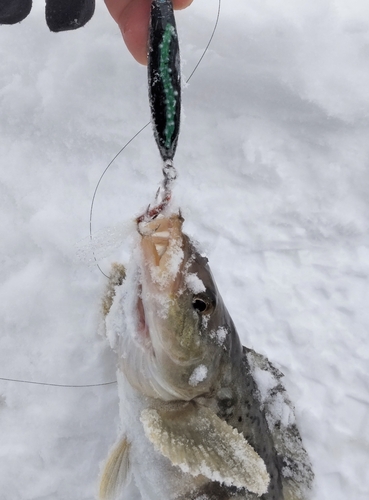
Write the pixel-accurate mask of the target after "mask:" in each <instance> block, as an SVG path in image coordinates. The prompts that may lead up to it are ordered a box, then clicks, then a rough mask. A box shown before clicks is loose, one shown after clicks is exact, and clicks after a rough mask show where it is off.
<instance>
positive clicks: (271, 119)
mask: <svg viewBox="0 0 369 500" xmlns="http://www.w3.org/2000/svg"><path fill="white" fill-rule="evenodd" d="M43 8H44V2H41V1H35V2H34V8H33V11H32V13H31V15H30V16H29V18H27V19H26V20H25V21H24V22H22V23H21V24H20V25H17V26H10V27H9V26H2V27H0V52H1V68H0V106H1V115H0V133H1V141H0V158H1V166H0V168H1V176H0V232H1V234H0V259H1V274H0V276H1V280H0V330H1V336H0V366H1V369H0V377H8V378H14V379H25V380H34V381H45V382H49V383H62V384H63V383H64V384H91V383H99V382H106V381H111V380H114V379H115V363H116V359H115V356H114V354H113V353H112V351H111V349H110V347H109V345H108V343H107V342H106V341H105V340H104V338H103V337H102V336H101V335H100V334H99V332H100V330H101V328H100V326H101V316H100V300H101V297H102V295H103V291H104V288H105V284H106V278H104V276H103V275H102V274H101V273H100V272H99V270H98V269H97V268H96V267H95V266H93V265H91V262H87V261H88V260H90V261H92V263H93V256H92V255H90V257H88V254H87V251H86V239H88V231H89V210H90V203H91V199H92V195H93V193H94V190H95V187H96V184H97V182H98V180H99V177H100V175H101V174H102V173H103V171H104V168H105V167H106V166H107V164H108V163H109V161H110V160H111V159H112V158H113V156H114V155H115V154H116V153H117V152H118V151H119V149H120V148H121V147H122V146H123V145H124V144H125V143H126V142H127V141H128V140H129V139H130V138H131V137H132V136H133V135H134V134H135V133H136V132H137V131H138V130H139V129H140V128H141V127H142V126H143V125H144V124H145V123H147V122H148V120H149V105H148V98H147V88H146V69H145V68H143V67H140V66H139V65H138V64H136V63H135V62H134V61H133V59H132V58H131V56H130V55H129V54H128V53H127V51H126V49H125V47H124V45H123V43H122V41H121V35H120V33H119V30H118V29H117V27H116V26H115V24H114V22H113V21H112V20H111V18H110V17H109V14H108V13H107V12H106V8H105V6H104V5H103V4H102V3H101V4H100V3H98V5H97V9H96V14H95V16H94V18H93V20H92V21H91V22H90V23H89V24H88V25H87V26H86V27H85V28H83V29H80V30H78V31H76V32H67V33H60V34H51V33H49V32H48V29H47V27H46V24H45V21H44V18H43ZM368 11H369V6H368V2H367V1H364V0H353V1H352V2H350V3H349V4H348V3H347V2H345V1H344V0H298V1H292V0H287V1H286V0H284V1H283V2H282V1H280V0H273V1H271V0H266V1H264V2H258V1H256V0H249V1H248V2H244V1H241V0H227V2H224V1H223V5H222V13H221V20H220V23H219V28H218V31H217V33H216V35H215V38H214V40H213V43H212V45H211V47H210V50H209V52H208V54H207V55H206V57H205V58H204V60H203V61H202V63H201V65H200V67H199V69H198V71H197V72H196V73H195V75H194V76H193V78H192V80H191V82H190V83H189V84H188V85H187V86H186V89H185V90H184V92H183V110H184V112H183V120H182V124H181V134H180V137H179V143H178V149H177V153H176V157H175V167H176V169H177V171H178V180H177V182H176V186H175V202H176V204H177V205H178V206H180V207H181V210H182V214H183V216H184V218H185V226H184V227H185V230H186V231H187V233H189V234H190V235H191V236H193V237H194V238H195V239H196V240H197V241H199V242H200V244H201V245H202V248H203V249H204V250H205V251H206V252H207V254H208V256H209V263H210V266H211V269H212V271H213V273H214V276H215V279H216V282H217V284H218V287H219V290H220V293H221V294H222V296H223V299H224V301H225V303H226V305H227V307H228V309H229V311H230V313H231V316H232V318H233V320H234V322H235V324H236V326H237V329H238V331H239V334H240V336H241V339H242V342H243V343H244V344H245V345H247V346H249V347H251V348H253V349H255V350H256V351H258V352H261V353H262V354H264V355H267V356H268V357H269V358H270V360H271V361H272V362H273V363H274V364H276V365H277V366H278V367H279V368H280V369H281V371H282V372H283V373H284V374H285V379H284V383H285V384H286V386H287V389H288V392H289V395H290V397H291V399H292V401H293V402H294V404H295V406H296V417H297V421H298V425H299V428H300V430H301V434H302V436H303V439H304V443H305V445H306V448H307V450H308V451H309V454H310V457H311V459H312V462H313V466H314V470H315V474H316V482H315V489H314V492H313V495H312V499H313V500H331V499H332V498H334V499H335V500H347V499H349V498H355V500H366V499H367V498H368V496H369V476H368V474H367V468H368V461H369V451H368V450H369V431H368V429H369V380H368V361H369V359H368V358H369V347H368V340H367V338H368V333H367V332H368V328H369V309H368V296H369V295H368V275H369V236H368V220H369V219H368V216H369V196H368V186H369V174H368V163H369V161H368V160H369V158H368V157H369V155H368V153H369V141H368V116H369V92H368V89H369V65H368V54H369V52H368V47H369V21H368V19H369V17H368V14H369V12H368ZM215 15H216V4H215V2H207V1H205V0H195V1H194V3H193V5H192V6H191V7H190V8H188V9H186V10H185V11H183V12H178V14H177V24H178V29H179V36H180V41H181V54H182V59H183V73H184V77H186V76H189V74H190V73H191V71H192V68H193V67H194V65H195V64H196V62H197V60H198V58H199V57H200V55H201V53H202V50H203V48H204V46H205V45H206V43H207V40H208V37H209V35H210V33H211V30H212V26H213V23H214V20H215ZM160 176H161V164H160V158H159V154H158V152H157V150H156V145H155V141H154V139H153V137H152V132H151V130H150V128H149V127H148V128H146V129H145V131H144V132H143V133H142V134H140V136H139V137H137V139H135V140H134V141H133V142H132V143H131V144H130V145H129V146H128V147H127V148H126V149H125V150H124V152H123V153H122V154H121V155H120V156H119V158H118V159H117V160H116V161H115V162H114V163H113V165H112V166H111V167H110V169H109V170H108V171H107V173H106V174H105V176H104V177H103V179H102V181H101V183H100V186H99V190H98V192H97V195H96V199H95V205H94V211H93V224H92V227H93V232H94V234H97V235H98V236H99V238H98V242H97V247H98V252H97V257H98V259H99V263H100V266H101V267H102V269H103V270H104V272H105V273H108V272H109V269H110V264H111V262H113V261H116V260H119V259H120V256H121V255H122V253H123V254H124V252H125V254H127V252H128V251H129V250H128V249H129V245H128V243H127V241H126V240H127V238H126V236H125V235H126V230H125V229H124V227H125V226H124V224H130V221H132V220H133V219H134V217H135V216H137V215H140V214H141V213H142V212H143V210H144V209H145V208H146V206H147V204H148V203H149V202H150V200H151V199H152V196H153V194H154V193H155V191H156V187H157V186H158V183H159V181H160ZM122 225H123V226H122ZM117 227H118V228H120V229H114V228H117ZM107 228H111V229H107ZM122 228H123V229H122ZM106 230H107V231H108V234H109V231H111V233H110V234H111V235H113V236H112V237H110V236H109V238H108V241H107V244H108V249H106V247H105V248H104V237H103V236H101V235H103V234H104V231H106ZM119 232H120V234H121V235H122V236H121V238H120V243H121V244H120V246H119V245H118V243H117V241H119ZM116 235H118V236H117V237H116ZM81 248H82V249H83V252H82V253H83V256H82V258H80V256H79V254H77V249H78V250H80V249H81ZM118 426H119V415H118V395H117V389H116V387H115V386H114V385H113V386H103V387H96V388H91V387H90V388H73V389H71V388H69V389H68V388H58V387H42V386H35V385H26V384H20V383H19V384H17V383H14V382H6V381H0V429H1V431H0V433H1V437H0V460H1V468H0V485H1V496H3V497H4V498H5V499H11V500H36V499H41V498H42V499H43V500H69V499H71V498H76V499H78V500H92V499H93V498H94V497H95V494H96V491H97V477H98V473H99V464H100V462H101V461H102V460H104V459H105V457H106V455H107V453H108V450H109V448H110V446H111V444H112V443H113V442H114V441H115V438H116V435H117V428H118ZM131 498H132V500H133V499H134V496H132V497H131Z"/></svg>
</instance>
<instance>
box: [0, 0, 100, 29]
mask: <svg viewBox="0 0 369 500" xmlns="http://www.w3.org/2000/svg"><path fill="white" fill-rule="evenodd" d="M31 8H32V0H0V24H16V23H19V22H21V21H23V19H25V18H26V17H27V16H28V14H29V13H30V12H31ZM94 11H95V0H46V8H45V17H46V23H47V25H48V27H49V28H50V30H51V31H55V32H56V31H67V30H75V29H77V28H80V27H81V26H84V25H85V24H86V23H87V22H88V21H89V20H90V19H91V17H92V16H93V13H94Z"/></svg>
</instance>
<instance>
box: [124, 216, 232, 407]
mask: <svg viewBox="0 0 369 500" xmlns="http://www.w3.org/2000/svg"><path fill="white" fill-rule="evenodd" d="M182 224H183V219H182V217H181V216H180V215H179V214H175V215H171V216H170V217H164V216H159V217H157V218H156V219H154V220H152V221H150V222H143V223H140V224H139V233H140V244H139V262H138V267H139V279H138V290H137V302H136V315H137V320H136V340H137V339H138V342H139V343H140V344H141V345H140V347H141V353H142V352H145V354H144V355H142V356H141V361H140V362H139V363H137V362H136V367H134V366H132V365H133V359H134V356H133V357H132V356H129V355H128V356H126V360H127V361H126V368H127V367H128V368H129V369H128V370H127V369H126V370H125V371H126V372H127V377H128V378H129V380H130V382H131V384H132V385H134V386H135V387H136V388H137V389H138V390H140V391H141V392H143V393H144V394H146V395H148V396H154V397H159V398H162V399H164V400H175V399H181V400H191V399H193V398H194V397H196V396H199V395H203V394H206V393H207V392H209V391H211V388H212V386H213V384H214V381H215V379H216V378H217V377H218V375H219V365H220V363H221V359H222V356H223V355H224V353H225V351H226V350H227V342H228V340H227V334H228V331H229V321H228V319H229V316H228V313H227V311H226V309H225V307H224V305H223V302H222V299H221V296H220V294H219V292H218V290H217V287H216V284H215V281H214V279H213V276H212V274H211V271H210V268H209V265H208V260H207V258H206V257H204V256H203V255H202V254H201V253H200V252H199V251H198V250H197V249H196V248H195V246H194V244H193V243H192V241H191V240H190V238H189V237H188V236H187V235H186V234H184V233H183V231H182ZM138 366H140V368H138Z"/></svg>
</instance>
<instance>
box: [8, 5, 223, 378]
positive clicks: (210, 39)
mask: <svg viewBox="0 0 369 500" xmlns="http://www.w3.org/2000/svg"><path fill="white" fill-rule="evenodd" d="M220 8H221V0H218V10H217V15H216V19H215V23H214V27H213V30H212V32H211V35H210V38H209V41H208V43H207V44H206V47H205V49H204V50H203V53H202V54H201V56H200V58H199V60H198V61H197V63H196V65H195V67H194V69H193V70H192V72H191V73H190V76H189V77H188V78H187V79H186V84H187V83H188V82H189V81H190V80H191V78H192V77H193V75H194V74H195V73H196V71H197V69H198V67H199V65H200V64H201V62H202V60H203V59H204V57H205V54H206V53H207V51H208V49H209V46H210V44H211V42H212V40H213V38H214V35H215V32H216V30H217V28H218V23H219V19H220ZM150 123H151V121H149V122H147V123H146V125H144V126H143V127H141V128H140V130H139V131H138V132H136V133H135V134H134V135H133V136H132V137H131V138H130V139H129V141H128V142H126V143H125V144H124V146H123V147H122V148H121V149H120V150H119V151H118V153H117V154H116V155H115V156H114V157H113V159H112V160H111V161H110V162H109V164H108V165H107V166H106V168H105V170H104V171H103V173H102V174H101V176H100V178H99V180H98V182H97V184H96V187H95V190H94V193H93V196H92V200H91V206H90V242H91V249H92V254H93V257H94V260H95V263H96V266H97V267H98V269H99V270H100V272H101V273H102V274H103V275H104V276H105V277H106V278H109V276H108V275H107V274H105V273H104V271H103V270H102V269H101V267H100V266H99V263H98V261H97V258H96V255H95V251H94V248H93V244H92V240H93V237H92V216H93V209H94V205H95V198H96V194H97V191H98V189H99V187H100V184H101V181H102V180H103V178H104V176H105V174H106V172H107V171H108V170H109V168H110V167H111V165H112V164H113V163H114V161H115V160H116V159H117V158H118V156H119V155H120V154H121V153H122V152H123V151H124V150H125V149H126V147H127V146H129V144H131V142H132V141H134V140H135V139H136V137H137V136H139V135H140V134H141V132H143V131H144V130H145V128H147V127H148V126H149V125H150ZM0 380H4V381H6V382H16V383H21V384H33V385H45V386H49V387H66V388H78V387H102V386H106V385H112V384H116V383H117V381H116V380H113V381H111V382H103V383H100V384H81V385H78V384H75V385H70V384H52V383H47V382H34V381H32V380H20V379H12V378H5V377H0Z"/></svg>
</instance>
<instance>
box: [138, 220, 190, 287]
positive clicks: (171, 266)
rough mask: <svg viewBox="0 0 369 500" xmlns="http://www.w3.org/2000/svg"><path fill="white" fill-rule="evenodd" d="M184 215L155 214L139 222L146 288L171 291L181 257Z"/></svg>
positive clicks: (179, 268) (176, 280)
mask: <svg viewBox="0 0 369 500" xmlns="http://www.w3.org/2000/svg"><path fill="white" fill-rule="evenodd" d="M182 224H183V218H182V217H181V216H180V215H179V214H175V215H172V216H171V217H164V216H158V217H157V218H156V219H154V220H152V221H149V222H145V221H143V222H140V223H139V224H138V231H139V233H140V235H141V249H142V254H143V255H142V257H143V263H144V268H145V275H146V279H145V282H146V284H147V288H148V290H149V291H151V292H152V291H153V289H154V288H155V289H156V291H161V292H165V293H169V294H171V295H172V294H174V293H175V292H176V291H177V290H176V289H178V285H179V282H178V277H179V275H180V271H181V268H182V263H183V260H184V252H183V245H184V242H183V234H182Z"/></svg>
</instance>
